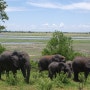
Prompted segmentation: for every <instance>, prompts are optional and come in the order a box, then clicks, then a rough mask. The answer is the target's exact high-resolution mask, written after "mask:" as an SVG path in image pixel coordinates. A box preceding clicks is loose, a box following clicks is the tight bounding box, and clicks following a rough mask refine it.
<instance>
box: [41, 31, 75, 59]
mask: <svg viewBox="0 0 90 90" xmlns="http://www.w3.org/2000/svg"><path fill="white" fill-rule="evenodd" d="M42 54H43V55H47V54H48V55H51V54H61V55H63V56H65V57H66V59H68V60H72V58H73V57H74V55H75V54H76V53H75V52H74V50H73V47H72V39H71V37H66V36H65V35H64V34H63V33H62V32H59V31H55V32H54V33H53V36H52V38H51V39H50V41H49V42H48V43H47V46H46V48H44V49H43V51H42Z"/></svg>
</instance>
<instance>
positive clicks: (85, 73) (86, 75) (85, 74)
mask: <svg viewBox="0 0 90 90" xmlns="http://www.w3.org/2000/svg"><path fill="white" fill-rule="evenodd" d="M88 74H89V72H84V76H85V81H86V80H87V77H88Z"/></svg>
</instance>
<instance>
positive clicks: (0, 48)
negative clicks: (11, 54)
mask: <svg viewBox="0 0 90 90" xmlns="http://www.w3.org/2000/svg"><path fill="white" fill-rule="evenodd" d="M5 50H6V49H5V47H3V46H2V45H1V44H0V54H1V53H2V52H3V51H5Z"/></svg>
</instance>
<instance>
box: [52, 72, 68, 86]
mask: <svg viewBox="0 0 90 90" xmlns="http://www.w3.org/2000/svg"><path fill="white" fill-rule="evenodd" d="M53 82H54V85H55V86H56V87H61V88H63V87H64V85H65V84H69V83H70V80H69V79H68V78H67V74H64V72H61V74H60V75H59V74H57V77H56V78H54V81H53Z"/></svg>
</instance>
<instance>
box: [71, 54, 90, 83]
mask: <svg viewBox="0 0 90 90" xmlns="http://www.w3.org/2000/svg"><path fill="white" fill-rule="evenodd" d="M72 67H73V72H74V81H80V80H79V79H78V74H79V73H80V72H84V76H85V79H87V77H88V74H89V72H90V58H87V57H82V56H78V57H75V58H74V60H73V62H72Z"/></svg>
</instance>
